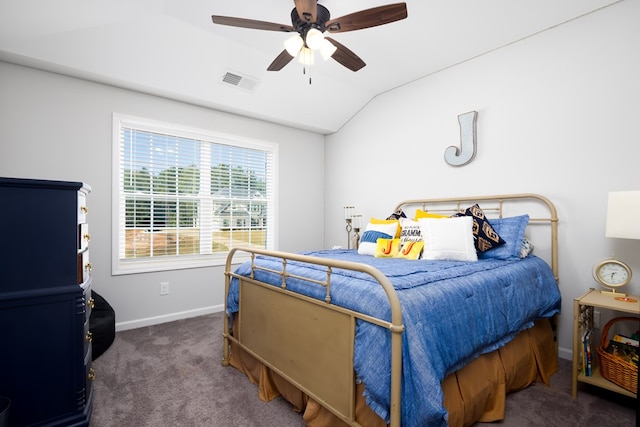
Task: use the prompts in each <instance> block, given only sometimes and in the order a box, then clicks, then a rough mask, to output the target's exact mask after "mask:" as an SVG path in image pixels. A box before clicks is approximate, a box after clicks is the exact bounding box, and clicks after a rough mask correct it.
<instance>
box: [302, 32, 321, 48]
mask: <svg viewBox="0 0 640 427" xmlns="http://www.w3.org/2000/svg"><path fill="white" fill-rule="evenodd" d="M323 40H324V35H323V34H322V33H321V32H320V30H318V29H316V28H311V29H310V30H309V31H307V35H306V36H305V41H306V42H307V47H308V48H309V49H312V50H316V49H320V47H322V41H323Z"/></svg>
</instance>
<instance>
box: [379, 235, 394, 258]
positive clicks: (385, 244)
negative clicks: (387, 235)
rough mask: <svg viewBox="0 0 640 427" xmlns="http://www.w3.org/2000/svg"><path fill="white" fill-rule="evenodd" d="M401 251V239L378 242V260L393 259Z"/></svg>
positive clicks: (380, 240)
mask: <svg viewBox="0 0 640 427" xmlns="http://www.w3.org/2000/svg"><path fill="white" fill-rule="evenodd" d="M399 251H400V239H382V238H380V239H378V240H377V242H376V253H375V254H374V255H373V256H375V257H376V258H393V257H395V256H397V255H398V252H399Z"/></svg>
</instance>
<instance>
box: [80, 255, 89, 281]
mask: <svg viewBox="0 0 640 427" xmlns="http://www.w3.org/2000/svg"><path fill="white" fill-rule="evenodd" d="M89 274H91V262H90V261H89V249H85V250H84V251H82V252H79V253H78V285H81V284H83V283H85V282H86V281H87V280H88V279H89Z"/></svg>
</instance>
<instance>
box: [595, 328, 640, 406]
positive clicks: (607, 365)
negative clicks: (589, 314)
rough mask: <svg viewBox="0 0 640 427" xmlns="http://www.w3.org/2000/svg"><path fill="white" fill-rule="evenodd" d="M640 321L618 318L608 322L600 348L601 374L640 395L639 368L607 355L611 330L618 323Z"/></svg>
mask: <svg viewBox="0 0 640 427" xmlns="http://www.w3.org/2000/svg"><path fill="white" fill-rule="evenodd" d="M622 321H634V322H638V321H640V318H638V317H616V318H615V319H611V320H610V321H608V322H607V324H606V325H605V326H604V329H603V330H602V343H601V345H599V346H598V356H599V358H600V374H601V375H602V376H603V377H604V378H606V379H608V380H609V381H611V382H612V383H615V384H617V385H619V386H620V387H622V388H624V389H626V390H628V391H630V392H631V393H635V394H637V393H638V367H637V366H636V365H634V364H632V363H630V362H627V361H626V360H623V359H621V358H619V357H616V356H614V355H612V354H609V353H607V347H608V346H609V339H610V338H609V329H611V326H613V325H614V324H615V323H617V322H622Z"/></svg>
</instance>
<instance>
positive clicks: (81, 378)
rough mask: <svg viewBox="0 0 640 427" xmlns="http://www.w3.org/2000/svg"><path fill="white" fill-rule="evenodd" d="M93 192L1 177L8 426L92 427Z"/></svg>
mask: <svg viewBox="0 0 640 427" xmlns="http://www.w3.org/2000/svg"><path fill="white" fill-rule="evenodd" d="M90 191H91V189H90V187H89V186H88V185H86V184H83V183H81V182H61V181H45V180H32V179H16V178H0V224H1V226H2V231H1V232H0V396H6V397H8V398H9V399H11V407H10V410H9V427H22V426H31V425H38V426H88V425H89V419H90V417H91V404H92V389H91V382H92V380H93V375H94V373H93V369H92V368H91V339H92V338H91V332H90V331H89V316H90V314H91V307H92V304H93V301H92V299H91V264H90V262H89V239H90V237H89V230H88V223H87V205H86V198H87V195H88V193H89V192H90Z"/></svg>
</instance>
